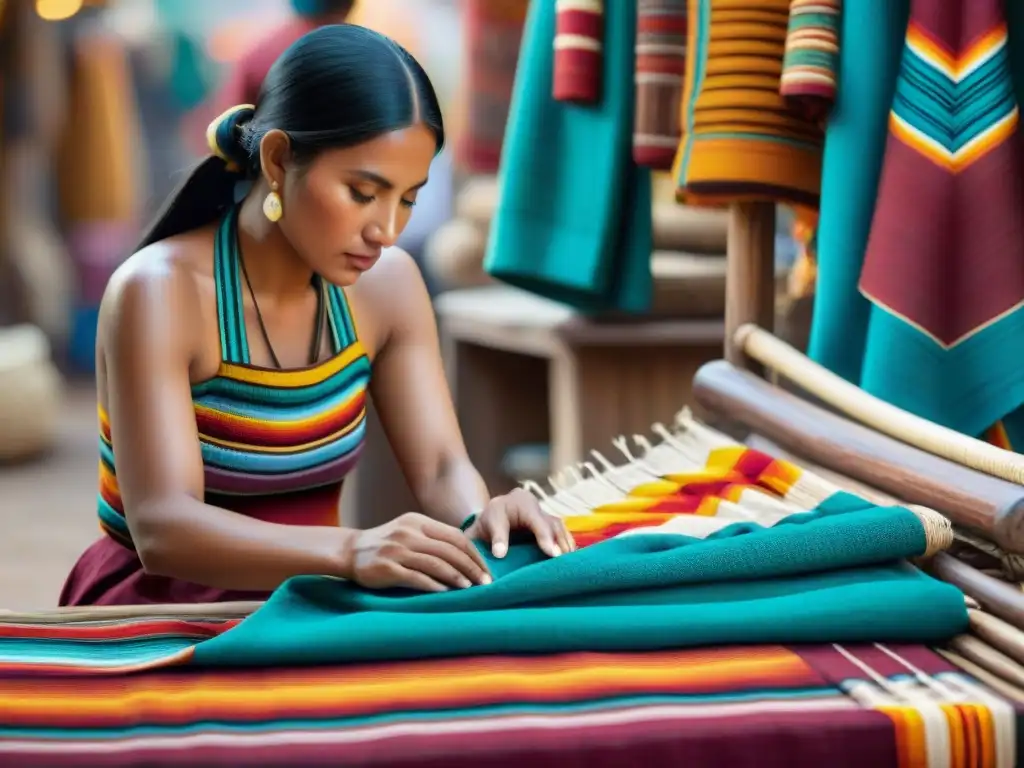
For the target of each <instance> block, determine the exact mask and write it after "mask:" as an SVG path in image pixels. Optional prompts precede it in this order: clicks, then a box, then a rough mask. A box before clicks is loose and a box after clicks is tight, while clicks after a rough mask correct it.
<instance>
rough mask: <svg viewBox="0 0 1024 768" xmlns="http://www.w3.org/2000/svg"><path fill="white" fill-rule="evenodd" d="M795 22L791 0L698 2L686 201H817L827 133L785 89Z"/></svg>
mask: <svg viewBox="0 0 1024 768" xmlns="http://www.w3.org/2000/svg"><path fill="white" fill-rule="evenodd" d="M789 22H790V0H745V1H744V0H689V5H688V13H687V25H688V31H687V43H686V49H687V50H686V87H685V91H684V94H683V104H682V118H681V119H682V127H683V139H682V142H681V144H680V147H679V150H678V152H677V154H676V160H675V165H674V169H673V174H674V176H675V179H676V184H677V187H678V190H679V191H678V195H677V197H678V199H679V200H680V201H681V202H687V203H691V204H700V203H723V202H734V201H738V200H771V201H777V202H784V203H796V204H801V205H810V206H815V205H817V203H818V195H819V190H820V183H821V153H822V143H823V132H822V129H821V128H820V127H819V125H818V123H817V122H816V121H814V120H809V119H807V118H806V117H804V116H803V115H802V114H800V113H799V112H797V111H795V110H794V109H792V108H791V107H790V105H789V103H788V101H787V99H786V98H785V97H784V96H783V95H782V79H781V78H782V63H783V58H784V56H785V52H786V40H787V30H788V28H789Z"/></svg>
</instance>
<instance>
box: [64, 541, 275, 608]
mask: <svg viewBox="0 0 1024 768" xmlns="http://www.w3.org/2000/svg"><path fill="white" fill-rule="evenodd" d="M268 596H269V593H268V592H241V591H238V590H228V589H216V588H214V587H204V586H203V585H201V584H194V583H192V582H190V581H182V580H181V579H172V578H169V577H167V576H155V575H153V574H151V573H146V571H145V569H144V568H143V567H142V561H141V560H139V556H138V555H137V554H136V553H135V552H134V551H133V550H131V549H128V548H127V547H125V546H122V545H121V544H118V543H117V542H116V541H114V540H113V539H112V538H110V537H109V536H104V537H103V538H101V539H100V540H99V541H97V542H96V543H95V544H93V545H92V546H91V547H89V548H88V549H87V550H85V553H84V554H83V555H82V556H81V557H80V558H78V562H77V563H75V567H74V568H72V569H71V573H70V574H69V575H68V578H67V580H66V581H65V582H64V588H63V589H62V590H61V593H60V605H62V606H72V605H151V604H153V603H222V602H227V601H233V600H266V599H267V597H268Z"/></svg>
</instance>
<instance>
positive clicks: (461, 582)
mask: <svg viewBox="0 0 1024 768" xmlns="http://www.w3.org/2000/svg"><path fill="white" fill-rule="evenodd" d="M459 586H460V587H462V588H463V589H469V588H470V587H472V586H473V582H471V581H470V580H469V579H459Z"/></svg>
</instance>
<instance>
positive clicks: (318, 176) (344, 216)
mask: <svg viewBox="0 0 1024 768" xmlns="http://www.w3.org/2000/svg"><path fill="white" fill-rule="evenodd" d="M436 149H437V140H436V137H435V136H434V134H433V133H432V132H431V131H430V129H429V128H427V127H425V126H423V125H414V126H411V127H409V128H404V129H402V130H399V131H393V132H392V133H388V134H385V135H383V136H380V137H378V138H376V139H374V140H372V141H368V142H366V143H365V144H360V145H358V146H355V147H349V148H347V149H338V150H332V151H329V152H325V153H323V154H322V155H319V156H318V157H317V158H316V159H315V160H314V161H313V162H312V163H311V164H310V165H309V167H308V168H305V169H303V170H302V172H301V173H296V172H295V171H292V172H291V173H287V174H286V175H285V181H284V186H283V189H282V190H281V202H282V207H283V208H284V216H283V217H282V218H281V220H280V222H279V225H280V227H281V231H282V232H283V234H284V235H285V237H287V238H288V241H289V242H290V243H291V244H292V246H293V247H294V248H295V250H296V251H297V252H298V253H299V255H300V256H301V257H302V258H303V259H304V260H305V261H306V263H307V264H308V265H309V266H310V267H311V268H312V269H313V271H314V272H316V273H317V274H319V275H321V276H322V277H323V278H324V279H325V280H327V281H328V282H331V283H334V284H335V285H351V284H352V283H354V282H355V281H356V280H358V279H359V276H360V275H361V274H362V273H363V272H365V271H367V270H368V269H370V268H371V267H372V266H373V265H374V264H376V263H377V259H379V258H380V254H381V250H382V249H384V248H387V247H389V246H392V245H394V244H395V241H396V240H397V239H398V236H399V235H400V234H401V233H402V230H404V229H405V226H406V224H408V223H409V217H410V216H411V215H412V208H413V206H414V205H415V203H416V196H417V194H418V193H419V190H420V188H422V187H423V185H424V184H425V183H426V182H427V173H428V172H429V170H430V163H431V161H432V160H433V158H434V153H435V152H436Z"/></svg>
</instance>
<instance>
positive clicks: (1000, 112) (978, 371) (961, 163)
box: [810, 0, 1024, 446]
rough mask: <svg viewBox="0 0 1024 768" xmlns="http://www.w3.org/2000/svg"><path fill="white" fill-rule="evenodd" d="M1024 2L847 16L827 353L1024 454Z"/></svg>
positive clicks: (885, 7) (925, 5)
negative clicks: (1021, 43)
mask: <svg viewBox="0 0 1024 768" xmlns="http://www.w3.org/2000/svg"><path fill="white" fill-rule="evenodd" d="M1018 5H1019V4H1013V3H1009V4H1006V5H1005V8H1007V9H1010V10H1011V12H1012V15H1011V16H1010V17H1009V18H1007V17H1006V16H1005V15H1004V3H1003V2H1001V0H971V1H970V2H959V3H950V2H945V1H944V0H910V1H909V2H907V0H904V1H903V2H894V3H889V2H882V1H881V0H870V1H869V2H864V3H849V4H847V6H846V8H844V18H843V24H842V29H843V47H842V51H841V61H840V67H839V72H840V81H839V88H838V94H837V103H836V112H835V114H834V116H833V119H832V122H831V124H830V126H829V129H828V141H827V144H826V158H825V167H824V179H823V182H822V186H823V194H822V212H821V224H820V231H819V255H818V258H819V285H818V308H817V313H816V315H815V318H814V324H813V329H812V337H811V346H810V354H811V356H812V357H813V358H814V359H816V360H817V361H818V362H821V363H822V364H824V365H826V366H827V367H829V368H831V369H832V370H834V371H836V372H837V373H839V374H841V375H842V376H844V377H845V378H847V379H849V380H850V381H853V382H855V383H858V384H859V385H860V386H861V387H863V388H864V389H865V390H866V391H868V392H870V393H871V394H873V395H876V396H877V397H879V398H881V399H883V400H886V401H888V402H891V403H893V404H895V405H897V406H899V407H901V408H904V409H906V410H908V411H911V412H912V413H915V414H917V415H919V416H922V417H924V418H927V419H929V420H931V421H934V422H936V423H939V424H942V425H943V426H947V427H950V428H952V429H956V430H958V431H960V432H964V433H966V434H970V435H974V436H982V437H988V438H989V439H992V440H993V441H994V442H996V443H997V444H1001V445H1004V446H1022V445H1024V414H1022V411H1021V409H1020V406H1021V405H1022V404H1024V368H1022V367H1021V366H1020V362H1019V361H1020V360H1021V359H1024V311H1022V305H1024V216H1022V212H1024V181H1022V178H1024V177H1022V171H1024V157H1022V147H1021V136H1020V131H1019V126H1018V122H1019V111H1018V105H1019V103H1020V97H1021V93H1020V91H1021V89H1022V86H1024V53H1022V52H1021V51H1019V50H1015V49H1014V47H1013V46H1012V45H1008V41H1009V42H1012V40H1013V35H1014V33H1015V32H1018V31H1019V32H1018V34H1019V33H1024V13H1022V12H1021V10H1020V9H1019V8H1017V7H1016V6H1018ZM868 51H870V52H871V53H870V55H868V54H867V52H868ZM1015 57H1016V58H1015ZM998 422H1002V423H1001V424H999V425H998V426H997V428H996V429H995V431H991V430H990V428H991V427H992V426H993V425H994V424H997V423H998Z"/></svg>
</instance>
